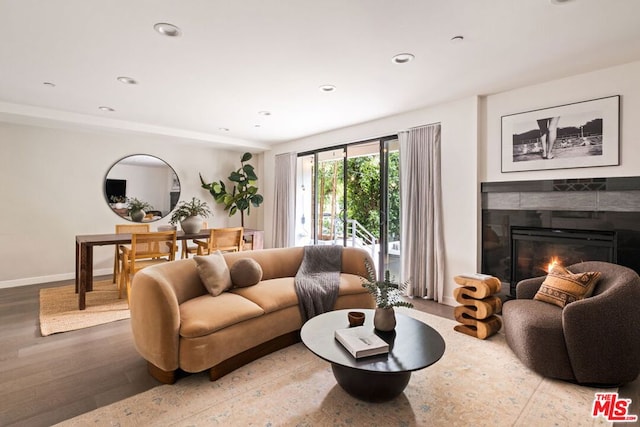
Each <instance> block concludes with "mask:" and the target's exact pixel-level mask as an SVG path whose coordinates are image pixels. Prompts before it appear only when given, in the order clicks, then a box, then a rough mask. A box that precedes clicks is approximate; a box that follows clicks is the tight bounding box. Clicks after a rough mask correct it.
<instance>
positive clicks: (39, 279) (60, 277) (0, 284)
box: [0, 268, 113, 289]
mask: <svg viewBox="0 0 640 427" xmlns="http://www.w3.org/2000/svg"><path fill="white" fill-rule="evenodd" d="M112 273H113V269H111V268H102V269H99V270H94V271H93V274H94V276H104V275H108V274H112ZM75 277H76V275H75V273H60V274H51V275H48V276H36V277H25V278H22V279H13V280H3V281H0V289H4V288H16V287H18V286H29V285H39V284H41V283H49V282H62V281H65V280H73V279H75Z"/></svg>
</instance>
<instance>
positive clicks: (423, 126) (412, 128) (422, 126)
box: [398, 122, 441, 133]
mask: <svg viewBox="0 0 640 427" xmlns="http://www.w3.org/2000/svg"><path fill="white" fill-rule="evenodd" d="M439 124H441V122H433V123H429V124H427V125H419V126H414V127H411V128H408V129H403V130H399V131H398V133H400V132H409V131H410V130H415V129H421V128H426V127H428V126H433V125H439Z"/></svg>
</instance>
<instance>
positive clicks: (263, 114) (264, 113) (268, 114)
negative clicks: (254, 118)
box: [258, 110, 271, 116]
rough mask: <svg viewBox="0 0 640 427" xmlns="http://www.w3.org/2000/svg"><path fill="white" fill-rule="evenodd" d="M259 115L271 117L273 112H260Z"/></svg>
mask: <svg viewBox="0 0 640 427" xmlns="http://www.w3.org/2000/svg"><path fill="white" fill-rule="evenodd" d="M258 114H260V115H261V116H270V115H271V112H270V111H265V110H263V111H258Z"/></svg>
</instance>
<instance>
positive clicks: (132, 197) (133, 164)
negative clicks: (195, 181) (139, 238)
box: [104, 154, 180, 222]
mask: <svg viewBox="0 0 640 427" xmlns="http://www.w3.org/2000/svg"><path fill="white" fill-rule="evenodd" d="M104 195H105V198H106V199H107V203H108V204H109V207H111V209H112V210H113V211H114V212H115V213H116V214H118V215H119V216H120V217H122V218H124V219H127V220H129V221H134V222H151V221H157V220H159V219H161V218H162V217H164V216H166V215H168V214H169V213H170V212H171V211H172V210H173V208H174V207H175V206H176V204H177V203H178V200H179V199H180V181H179V180H178V175H176V172H175V171H174V170H173V168H172V167H171V166H169V165H168V164H167V162H165V161H164V160H162V159H159V158H157V157H154V156H149V155H147V154H136V155H133V156H127V157H124V158H122V159H120V160H118V161H117V162H116V163H114V164H113V166H111V169H109V172H107V176H106V178H105V182H104Z"/></svg>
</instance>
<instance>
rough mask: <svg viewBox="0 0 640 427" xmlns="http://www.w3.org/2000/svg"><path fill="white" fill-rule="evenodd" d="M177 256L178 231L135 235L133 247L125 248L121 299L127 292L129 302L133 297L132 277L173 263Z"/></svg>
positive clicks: (121, 276) (133, 236)
mask: <svg viewBox="0 0 640 427" xmlns="http://www.w3.org/2000/svg"><path fill="white" fill-rule="evenodd" d="M175 255H176V231H175V230H171V231H155V232H150V233H133V234H132V235H131V247H130V248H127V247H125V248H123V257H122V270H121V272H120V281H119V286H118V287H119V289H120V294H119V297H120V298H122V290H123V289H126V290H127V301H129V297H130V295H131V276H133V275H134V274H136V273H137V272H138V271H140V270H142V269H143V268H146V267H150V266H152V265H155V264H160V263H163V262H169V261H173V260H174V259H175Z"/></svg>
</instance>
